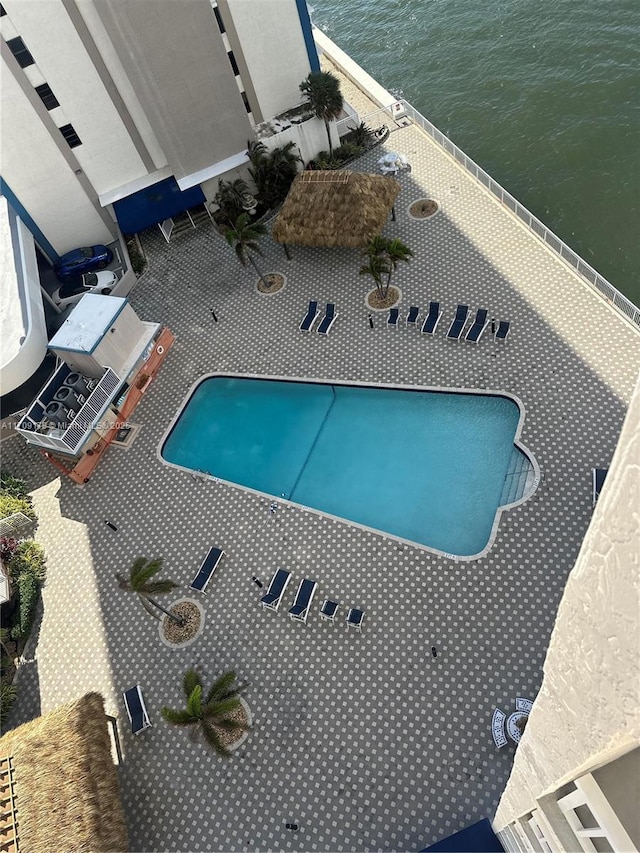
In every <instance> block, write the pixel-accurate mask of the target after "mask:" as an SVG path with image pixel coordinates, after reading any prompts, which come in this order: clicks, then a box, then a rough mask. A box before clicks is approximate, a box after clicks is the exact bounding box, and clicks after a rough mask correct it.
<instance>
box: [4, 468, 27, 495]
mask: <svg viewBox="0 0 640 853" xmlns="http://www.w3.org/2000/svg"><path fill="white" fill-rule="evenodd" d="M0 491H1V492H4V493H6V494H8V495H13V497H14V498H24V499H25V500H28V501H29V502H31V498H30V497H29V495H28V493H27V484H26V483H25V481H24V480H19V479H18V478H17V477H13V476H12V475H11V474H9V472H8V471H0Z"/></svg>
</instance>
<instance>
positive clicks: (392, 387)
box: [156, 370, 542, 563]
mask: <svg viewBox="0 0 640 853" xmlns="http://www.w3.org/2000/svg"><path fill="white" fill-rule="evenodd" d="M216 378H228V379H263V380H267V381H272V382H304V383H308V384H313V385H343V386H348V387H362V388H377V389H380V390H389V391H431V392H436V393H441V394H475V395H478V394H480V395H482V396H485V397H506V398H507V399H508V400H511V401H512V402H513V403H515V405H516V406H517V407H518V411H519V413H520V414H519V417H518V423H517V425H516V431H515V435H514V437H513V445H514V447H517V448H518V450H519V451H520V452H521V453H522V454H523V455H524V456H526V458H527V459H528V460H529V462H530V463H531V466H532V468H533V474H534V476H533V481H532V485H531V490H530V491H529V492H527V493H526V494H524V495H523V496H522V497H521V498H519V499H518V500H517V501H513V502H512V503H509V504H502V505H500V506H499V507H498V508H497V509H496V513H495V516H494V519H493V523H492V525H491V531H490V533H489V538H488V539H487V544H486V545H485V547H484V548H483V549H482V550H481V551H478V553H476V554H469V555H460V554H449V553H447V552H446V551H440V550H438V549H437V548H432V547H430V546H428V545H423V544H422V543H421V542H414V541H413V540H412V539H404V538H403V537H402V536H396V535H395V534H393V533H389V532H388V531H385V530H378V529H377V528H376V527H369V526H367V525H366V524H360V523H359V522H357V521H352V520H351V519H348V518H343V517H342V516H339V515H332V514H331V513H329V512H324V511H323V510H319V509H316V508H315V507H311V506H306V505H305V504H300V503H297V502H296V501H291V500H289V499H288V498H283V497H278V496H276V495H272V494H269V493H268V492H261V491H259V490H258V489H252V488H251V487H249V486H243V485H242V484H241V483H234V482H233V481H232V480H223V479H222V478H221V477H216V476H215V475H214V474H209V473H208V472H206V471H199V470H195V469H193V468H187V467H185V466H184V465H178V464H177V463H175V462H169V461H167V460H166V459H165V458H164V457H163V455H162V448H163V447H164V445H165V443H166V441H167V440H168V438H169V436H170V435H171V433H172V431H173V428H174V427H175V425H176V424H177V422H178V420H179V418H180V416H181V415H182V413H183V411H184V409H185V407H186V405H187V403H188V402H189V400H190V399H191V397H192V396H193V395H194V393H195V392H196V390H197V389H198V388H199V387H200V385H202V383H203V382H205V381H206V380H207V379H216ZM525 415H526V409H525V406H524V403H523V402H522V400H521V399H520V398H519V397H517V396H516V395H515V394H512V393H511V392H509V391H495V390H489V389H486V388H450V387H436V386H432V385H408V384H406V385H396V384H391V383H380V382H366V381H360V380H352V381H350V380H346V379H314V378H309V377H299V376H267V375H265V374H259V373H234V372H232V371H227V370H225V371H216V372H213V373H205V374H203V375H202V376H200V377H199V378H198V379H196V380H195V381H194V382H193V383H192V384H191V386H190V388H189V390H188V391H187V393H186V394H185V395H184V396H183V398H182V401H181V403H180V404H179V406H178V408H177V410H176V413H175V414H174V416H173V417H172V418H171V421H170V422H169V425H168V427H167V428H166V430H165V431H164V432H163V434H162V436H161V438H160V441H159V442H158V445H157V446H156V456H157V458H158V460H159V461H160V464H161V465H165V466H167V467H168V468H174V469H176V470H178V471H184V473H186V474H189V476H191V477H199V478H200V479H203V480H211V481H212V482H214V483H222V484H223V485H225V486H232V487H233V488H236V489H241V490H242V491H244V492H248V493H249V494H252V495H256V496H258V497H261V498H265V499H267V500H269V501H276V502H277V503H282V504H286V505H288V506H292V507H295V508H296V509H301V510H304V511H306V512H313V513H315V514H316V515H320V516H322V517H323V518H330V519H332V520H333V521H339V522H341V523H342V524H349V525H351V526H352V527H356V528H358V529H359V530H365V531H367V532H368V533H375V534H376V535H378V536H382V537H383V538H385V539H391V540H393V541H394V542H399V543H400V544H402V545H409V546H411V547H413V548H418V549H419V550H421V551H427V552H428V553H429V554H435V555H436V556H439V557H445V558H446V559H448V560H452V561H453V562H456V563H462V562H464V563H469V562H474V561H476V560H481V559H482V558H483V557H486V556H487V554H488V553H489V551H490V550H491V548H492V547H493V545H494V542H495V539H496V536H497V534H498V528H499V526H500V521H501V520H502V514H503V512H505V511H507V510H511V509H515V508H516V507H518V506H520V505H521V504H523V503H525V502H526V501H528V500H529V499H530V498H532V497H533V496H534V494H535V493H536V491H537V490H538V487H539V485H540V481H541V479H542V476H541V471H540V466H539V465H538V461H537V459H536V457H535V456H534V454H533V453H532V452H531V451H530V450H529V448H528V447H526V445H524V444H523V443H522V442H521V441H520V435H521V433H522V428H523V424H524V419H525Z"/></svg>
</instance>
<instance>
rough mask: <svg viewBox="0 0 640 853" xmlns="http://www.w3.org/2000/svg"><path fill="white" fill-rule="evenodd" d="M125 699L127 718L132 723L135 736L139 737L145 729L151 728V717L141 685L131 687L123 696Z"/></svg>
mask: <svg viewBox="0 0 640 853" xmlns="http://www.w3.org/2000/svg"><path fill="white" fill-rule="evenodd" d="M122 697H123V699H124V707H125V708H126V709H127V716H128V717H129V722H130V723H131V732H132V734H134V735H139V734H140V732H143V731H144V730H145V729H148V728H149V727H150V726H151V721H150V720H149V715H148V714H147V709H146V707H145V704H144V699H143V697H142V688H141V687H140V685H139V684H136V685H135V687H130V688H129V689H128V690H125V691H124V693H123V694H122Z"/></svg>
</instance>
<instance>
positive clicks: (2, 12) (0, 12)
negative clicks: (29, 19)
mask: <svg viewBox="0 0 640 853" xmlns="http://www.w3.org/2000/svg"><path fill="white" fill-rule="evenodd" d="M6 14H7V10H6V9H5V8H4V6H3V5H2V3H0V18H1V17H2V16H3V15H6Z"/></svg>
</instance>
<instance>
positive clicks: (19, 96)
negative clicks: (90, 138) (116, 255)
mask: <svg viewBox="0 0 640 853" xmlns="http://www.w3.org/2000/svg"><path fill="white" fill-rule="evenodd" d="M0 99H1V100H0V108H1V111H2V122H1V123H0V140H1V146H0V170H1V172H2V176H3V178H4V179H5V180H6V181H7V183H8V184H9V186H10V187H11V189H12V190H13V192H14V193H15V194H16V196H17V197H18V199H19V200H20V202H21V204H23V205H24V207H25V208H26V210H28V212H29V214H30V215H31V216H32V217H33V219H34V220H35V222H36V224H37V226H38V228H40V230H41V231H42V233H43V234H44V235H45V237H46V238H47V239H48V240H49V242H50V243H51V244H52V246H53V247H54V249H55V250H56V252H58V253H59V254H62V253H63V252H67V251H69V250H70V249H74V248H75V247H76V246H78V245H79V244H80V245H81V244H84V245H90V244H93V243H108V242H110V241H111V240H112V239H113V236H112V234H111V232H110V231H109V229H108V228H107V226H106V225H105V223H104V222H103V221H102V219H101V218H100V216H99V214H98V212H97V211H96V209H95V208H94V206H93V204H92V203H91V201H90V200H89V198H88V197H87V194H86V193H85V191H84V190H83V188H82V186H81V185H80V183H79V182H78V180H77V178H76V176H75V175H74V173H73V171H72V169H71V168H70V166H69V164H68V163H67V161H66V160H65V158H64V157H63V156H62V153H61V151H60V149H59V148H58V146H57V145H56V143H55V142H54V140H53V139H52V137H51V135H50V133H49V131H48V129H47V128H46V127H45V126H44V125H43V123H42V122H41V120H40V118H39V116H38V115H37V114H36V112H35V110H34V109H33V106H32V104H31V103H30V102H29V101H28V100H27V98H26V96H25V93H24V92H23V91H22V89H21V88H20V86H19V85H18V83H17V82H16V80H15V78H14V77H13V74H12V73H11V72H10V71H9V70H8V69H7V68H6V66H5V65H4V63H3V64H2V86H1V87H0ZM16 140H21V141H22V143H21V144H19V145H16V144H15V141H16ZM27 140H28V144H27ZM64 144H65V145H66V143H64ZM74 150H77V149H74ZM114 234H115V226H114Z"/></svg>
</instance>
